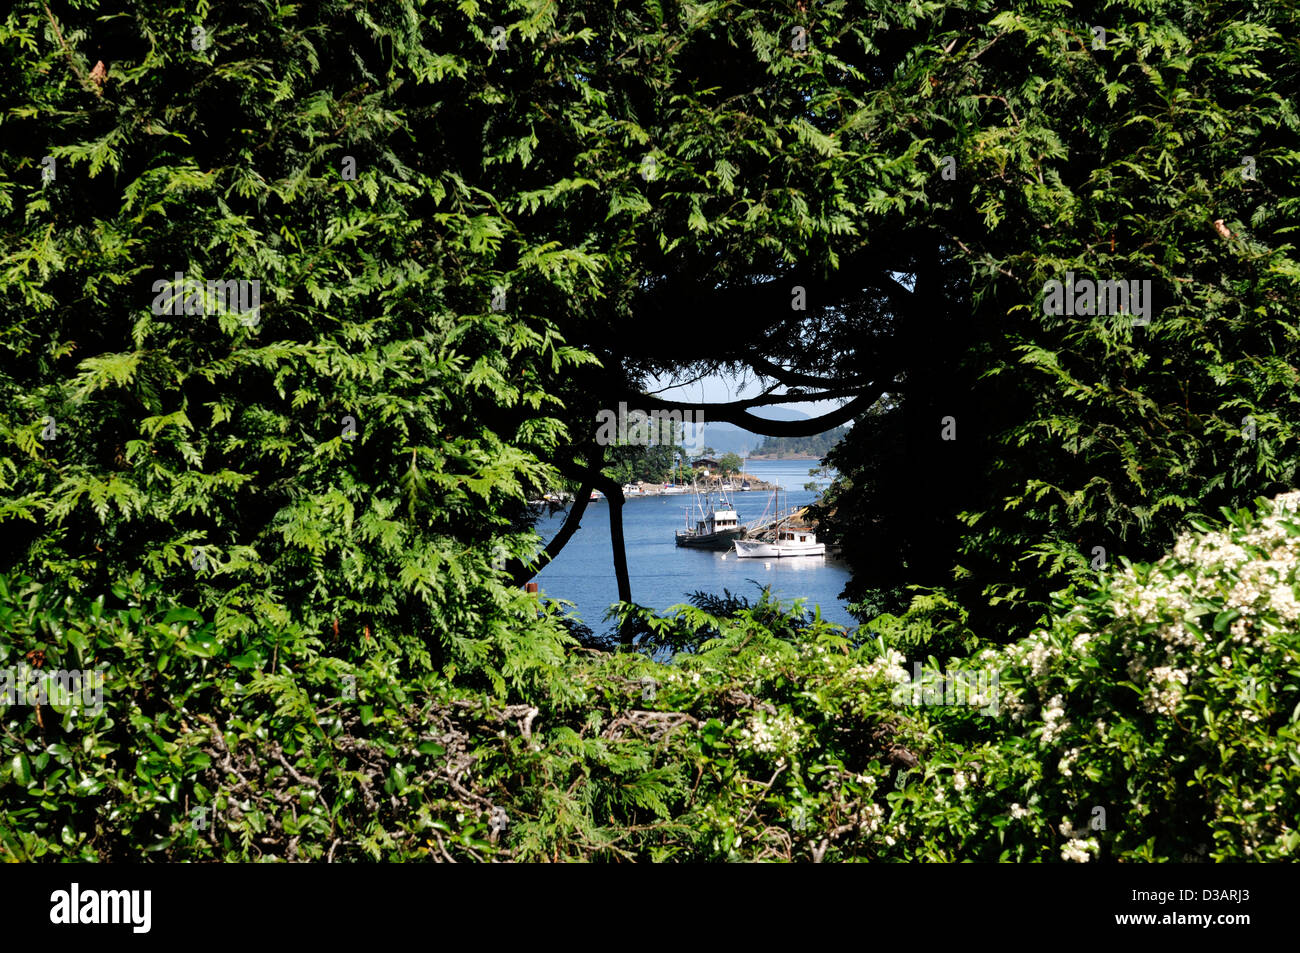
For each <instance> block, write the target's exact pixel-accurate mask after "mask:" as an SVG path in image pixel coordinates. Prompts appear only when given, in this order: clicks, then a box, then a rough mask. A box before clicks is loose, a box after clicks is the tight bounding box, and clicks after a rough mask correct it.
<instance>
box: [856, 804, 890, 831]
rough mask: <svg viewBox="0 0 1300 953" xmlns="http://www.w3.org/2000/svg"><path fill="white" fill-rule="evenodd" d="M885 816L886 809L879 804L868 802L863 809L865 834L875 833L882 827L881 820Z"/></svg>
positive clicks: (862, 822)
mask: <svg viewBox="0 0 1300 953" xmlns="http://www.w3.org/2000/svg"><path fill="white" fill-rule="evenodd" d="M884 816H885V812H884V809H883V808H881V806H880V805H879V804H868V805H867V806H866V807H864V808H863V809H862V821H861V826H862V832H863V833H864V834H874V833H875V832H876V831H877V830H879V829H880V822H881V820H882V819H883V818H884Z"/></svg>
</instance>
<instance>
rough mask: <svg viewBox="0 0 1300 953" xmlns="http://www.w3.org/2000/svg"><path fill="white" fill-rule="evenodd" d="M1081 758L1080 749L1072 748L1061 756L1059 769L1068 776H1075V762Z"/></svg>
mask: <svg viewBox="0 0 1300 953" xmlns="http://www.w3.org/2000/svg"><path fill="white" fill-rule="evenodd" d="M1078 760H1079V749H1078V748H1071V749H1070V750H1068V751H1067V752H1065V754H1064V755H1062V756H1061V761H1060V764H1058V765H1057V769H1058V770H1059V771H1060V772H1061V774H1063V775H1065V776H1066V777H1067V778H1071V777H1074V763H1075V762H1076V761H1078Z"/></svg>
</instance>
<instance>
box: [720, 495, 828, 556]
mask: <svg viewBox="0 0 1300 953" xmlns="http://www.w3.org/2000/svg"><path fill="white" fill-rule="evenodd" d="M772 504H773V506H774V512H775V513H776V514H777V518H776V520H775V521H774V522H773V523H766V522H765V519H766V516H767V511H766V510H764V513H763V517H761V518H760V519H759V521H758V522H757V523H755V524H753V525H752V526H751V527H748V528H747V531H746V533H745V535H746V536H747V537H749V538H747V539H738V540H736V543H735V545H736V555H737V556H738V557H740V558H742V559H780V558H783V557H786V556H824V555H826V544H825V543H819V542H817V534H816V533H815V532H813V529H812V527H811V526H804V525H800V524H796V523H794V522H793V521H794V519H795V517H796V515H797V514H796V513H795V511H793V510H792V511H791V512H789V513H787V514H786V515H785V516H781V515H780V512H781V509H780V498H779V489H778V490H774V491H773V492H772Z"/></svg>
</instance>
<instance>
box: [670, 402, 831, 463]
mask: <svg viewBox="0 0 1300 953" xmlns="http://www.w3.org/2000/svg"><path fill="white" fill-rule="evenodd" d="M754 416H755V417H765V418H767V419H768V420H807V419H808V415H807V414H805V413H803V412H802V411H798V410H790V409H788V408H785V407H763V408H761V409H760V410H755V411H754ZM689 436H690V435H689V434H688V435H687V437H688V439H689ZM764 439H765V438H764V437H763V436H762V435H761V434H756V433H751V432H750V431H748V430H745V429H743V428H741V427H737V426H736V425H735V424H729V423H724V422H721V421H719V422H717V423H706V424H705V425H704V435H703V437H702V439H701V440H700V441H699V446H700V447H701V448H703V447H712V448H713V449H714V450H716V451H717V452H718V454H719V455H721V454H724V453H735V454H739V455H740V456H742V457H743V456H747V455H748V454H749V453H750V452H752V451H753V450H754V448H755V447H757V446H758V445H759V444H761V443H762V442H763V440H764Z"/></svg>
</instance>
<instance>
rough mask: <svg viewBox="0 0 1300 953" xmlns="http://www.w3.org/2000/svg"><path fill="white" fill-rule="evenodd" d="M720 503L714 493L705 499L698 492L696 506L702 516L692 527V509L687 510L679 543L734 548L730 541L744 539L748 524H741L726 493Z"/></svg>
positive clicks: (705, 547) (721, 495) (710, 547)
mask: <svg viewBox="0 0 1300 953" xmlns="http://www.w3.org/2000/svg"><path fill="white" fill-rule="evenodd" d="M718 495H719V497H720V500H719V503H718V505H715V504H714V501H713V494H712V493H708V494H705V496H704V497H703V499H701V498H700V497H699V495H698V494H697V496H696V500H695V507H696V509H697V510H698V511H699V519H697V520H696V521H695V525H694V526H691V510H690V507H687V509H686V528H685V530H682V531H679V532H678V533H677V534H676V537H675V538H676V542H677V545H678V546H687V547H691V548H694V549H720V550H726V549H730V548H731V544H732V543H734V542H736V541H738V540H742V539H744V536H745V527H743V526H742V525H740V514H739V513H737V512H736V510H735V507H733V506H732V505H731V501H730V500H728V499H727V495H726V494H725V493H719V494H718Z"/></svg>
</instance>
